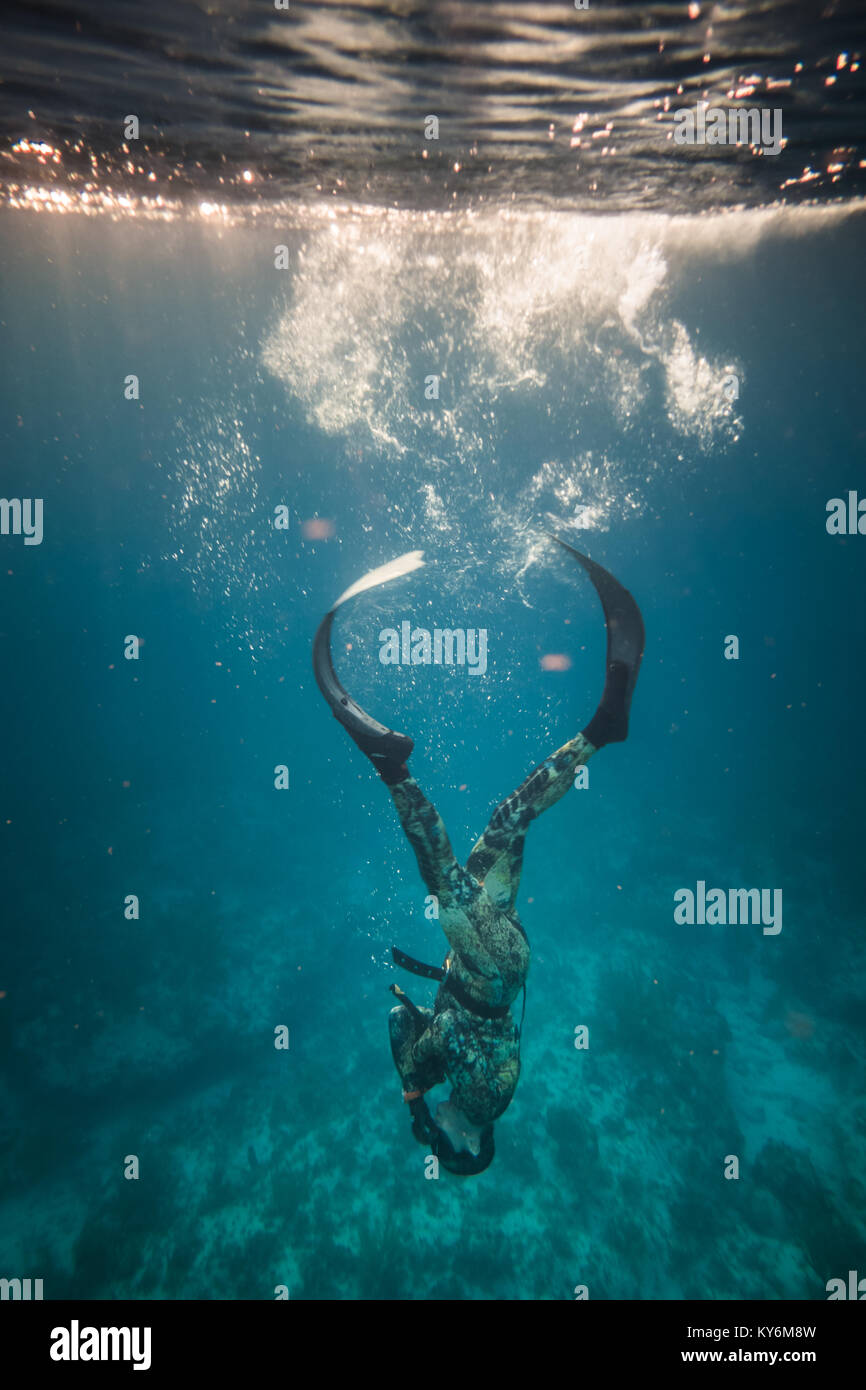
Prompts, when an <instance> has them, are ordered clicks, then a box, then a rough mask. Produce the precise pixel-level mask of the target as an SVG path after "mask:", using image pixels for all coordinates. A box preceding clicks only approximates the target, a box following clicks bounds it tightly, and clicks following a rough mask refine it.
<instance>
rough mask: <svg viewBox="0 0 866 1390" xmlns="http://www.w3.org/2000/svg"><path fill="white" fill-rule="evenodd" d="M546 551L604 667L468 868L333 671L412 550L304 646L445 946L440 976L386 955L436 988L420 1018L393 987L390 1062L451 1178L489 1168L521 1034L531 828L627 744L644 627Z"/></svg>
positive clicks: (389, 744)
mask: <svg viewBox="0 0 866 1390" xmlns="http://www.w3.org/2000/svg"><path fill="white" fill-rule="evenodd" d="M551 539H553V540H555V541H557V542H558V544H559V545H561V546H562V547H563V548H564V549H565V550H567V551H568V552H569V553H570V554H571V555H573V556H574V557H575V559H576V560H578V561H579V563H580V564H581V565H582V566H583V568H584V569H585V570H586V572H587V574H588V575H589V578H590V580H591V581H592V584H593V586H594V587H595V589H596V592H597V593H598V596H599V598H600V599H601V603H602V607H603V609H604V615H605V618H606V621H607V666H606V679H605V686H604V693H603V694H602V697H601V702H600V704H599V706H598V709H597V710H596V712H595V714H594V715H593V717H592V719H591V720H590V722H589V724H587V726H586V728H585V729H584V730H583V731H582V732H581V733H579V734H576V735H575V737H574V738H572V739H570V740H569V741H568V743H565V744H563V746H562V747H561V748H559V749H557V751H556V752H555V753H553V754H552V755H551V756H550V757H549V758H547V759H545V761H544V762H543V763H540V764H539V765H538V767H536V768H534V769H533V771H532V772H530V774H529V776H528V777H527V778H526V780H525V781H524V782H522V783H521V785H520V786H519V787H518V788H517V790H516V791H515V792H513V793H512V794H511V796H509V797H507V798H506V799H505V801H503V802H501V803H500V804H499V805H498V806H497V807H496V810H495V811H494V812H493V815H492V816H491V817H490V822H489V824H488V826H487V828H486V830H485V831H484V833H483V834H482V836H481V838H480V839H479V840H478V841H477V843H476V844H475V847H474V848H473V850H472V853H471V854H470V856H469V858H468V860H467V861H466V867H465V868H462V867H461V866H460V864H459V863H458V862H457V859H456V857H455V854H454V851H453V849H452V848H451V844H450V842H449V839H448V834H447V831H446V829H445V826H444V824H443V822H442V819H441V817H440V816H439V814H438V812H437V811H436V809H435V807H434V806H433V805H432V804H431V803H430V802H429V801H428V800H427V798H426V796H425V795H424V793H423V792H422V790H421V788H420V787H419V786H418V783H417V782H416V781H415V779H414V777H413V776H412V774H411V773H410V772H409V769H408V767H407V765H406V763H407V759H408V757H409V755H410V753H411V752H412V749H413V748H414V743H413V740H412V739H411V738H409V737H408V736H407V735H406V734H399V733H396V732H395V731H394V730H393V729H388V728H386V727H385V726H384V725H382V724H379V723H377V721H376V720H375V719H373V718H371V716H370V715H368V714H367V713H366V712H365V711H364V710H362V709H361V707H360V706H359V705H358V704H357V703H356V702H355V701H354V700H353V699H352V697H351V696H350V695H349V694H348V693H347V692H346V690H345V689H344V688H343V686H342V685H341V684H340V682H339V680H338V679H337V676H336V673H335V671H334V667H333V663H332V661H331V650H330V636H331V626H332V623H333V619H334V614H335V612H336V611H337V609H338V608H339V606H340V605H341V604H342V603H344V602H345V601H346V599H348V598H351V597H353V596H354V595H355V594H358V593H361V592H363V591H364V590H366V589H368V588H372V587H373V586H374V585H376V584H381V583H384V582H386V581H387V580H389V579H392V578H396V577H397V576H398V575H401V574H406V573H408V572H409V571H410V570H412V569H415V568H417V567H418V566H419V565H421V564H422V563H423V560H422V559H421V552H420V551H413V552H412V553H411V554H410V555H408V556H403V557H401V558H400V559H399V560H396V561H393V562H392V563H391V564H390V565H383V566H382V567H381V568H380V569H377V570H374V571H372V572H371V573H370V574H369V575H366V576H365V577H364V578H363V579H361V580H359V581H358V583H357V584H354V585H352V587H351V588H350V589H348V590H347V591H346V593H345V594H343V595H342V596H341V597H340V598H339V599H338V600H337V602H336V603H335V604H334V607H333V608H332V609H331V610H330V612H329V613H327V614H326V615H325V617H324V618H323V619H322V622H321V624H320V625H319V629H318V631H317V633H316V637H315V640H314V643H313V669H314V672H315V676H316V683H317V684H318V686H319V689H320V690H321V692H322V694H323V695H324V697H325V699H326V700H327V702H328V705H329V706H330V708H331V711H332V713H333V714H334V717H335V718H336V719H337V720H338V721H339V723H340V724H342V726H343V728H344V729H345V730H346V732H347V733H348V734H349V736H350V738H352V739H353V740H354V742H355V743H356V744H357V746H358V747H359V748H360V749H361V751H362V753H364V754H365V755H366V757H367V758H369V760H370V761H371V763H372V764H373V766H374V767H375V769H376V771H377V772H378V774H379V776H380V777H381V779H382V781H383V782H384V783H385V785H386V786H387V788H388V790H389V791H390V793H391V796H392V798H393V800H394V804H395V806H396V808H397V814H398V815H399V817H400V821H401V823H402V825H403V829H404V831H405V833H406V838H407V839H408V841H409V843H410V845H411V846H412V849H413V850H414V852H415V857H416V859H417V861H418V868H419V869H420V872H421V877H422V879H423V880H424V883H425V885H426V887H427V890H428V892H429V893H431V894H434V895H435V897H436V898H437V899H438V910H439V923H440V926H441V927H442V929H443V931H444V933H445V936H446V937H447V939H448V944H449V947H450V949H449V952H448V956H447V958H446V960H445V964H444V966H443V967H442V968H441V969H440V968H438V967H436V966H430V965H424V964H422V963H421V962H420V961H415V960H413V959H412V958H411V957H409V956H406V955H404V953H403V952H402V951H399V950H398V949H397V948H396V947H394V948H392V951H393V957H394V961H395V963H396V964H397V965H400V966H402V967H403V968H405V969H407V970H410V971H411V972H412V973H413V974H416V975H422V976H424V977H426V978H427V979H436V980H439V981H440V985H439V990H438V993H437V995H436V1000H435V1003H434V1006H433V1008H432V1009H429V1008H419V1007H417V1006H416V1005H415V1004H413V1003H412V1001H411V1000H410V999H409V998H408V997H407V996H406V995H405V994H404V993H403V991H402V990H401V989H400V987H399V986H398V985H392V986H391V989H392V992H393V993H394V994H395V995H396V996H397V997H398V998H399V999H400V1000H401V1002H400V1003H399V1004H398V1005H397V1006H396V1007H395V1008H393V1009H392V1010H391V1013H390V1016H389V1019H388V1027H389V1032H390V1038H391V1052H392V1055H393V1058H394V1063H395V1065H396V1067H397V1071H398V1073H399V1076H400V1079H401V1081H402V1085H403V1099H404V1100H405V1101H406V1102H407V1104H408V1106H409V1110H410V1113H411V1115H412V1133H413V1134H414V1136H415V1138H416V1139H417V1140H418V1142H419V1143H421V1144H424V1145H426V1146H427V1147H428V1148H429V1150H430V1151H431V1152H432V1153H434V1154H436V1155H437V1157H438V1159H439V1162H440V1163H441V1164H442V1166H443V1167H445V1168H447V1169H448V1170H449V1171H450V1172H452V1173H460V1174H471V1173H481V1172H483V1171H484V1169H485V1168H487V1167H488V1166H489V1164H490V1163H491V1161H492V1159H493V1154H494V1143H493V1123H494V1121H495V1120H497V1119H499V1117H500V1115H502V1114H503V1112H504V1111H505V1110H506V1109H507V1107H508V1106H509V1105H510V1103H511V1100H512V1097H513V1095H514V1091H515V1088H516V1086H517V1080H518V1076H519V1073H520V1032H521V1029H520V1028H519V1027H518V1026H517V1025H516V1024H515V1021H514V1018H513V1016H512V1013H511V1006H512V1004H513V1003H514V1001H515V1000H516V999H517V996H518V995H519V994H520V992H521V990H523V991H524V1003H525V998H526V996H525V985H526V976H527V973H528V971H529V954H530V953H529V942H528V940H527V938H526V933H525V932H524V930H523V927H522V926H521V924H520V920H519V918H518V916H517V912H516V910H515V901H516V898H517V890H518V888H519V885H520V874H521V869H522V864H523V846H524V841H525V838H526V831H527V829H528V827H529V825H530V823H531V822H532V821H533V820H535V819H536V817H538V816H540V815H541V813H542V811H546V810H547V808H548V807H549V806H552V805H554V803H555V802H557V801H559V800H560V798H561V797H563V796H564V795H565V793H566V792H567V791H568V789H569V787H570V786H571V785H572V782H573V779H574V772H575V768H577V767H579V766H581V765H583V764H585V763H586V762H588V760H589V759H590V758H591V757H592V755H593V753H596V752H598V750H599V748H603V747H604V746H605V744H607V743H621V742H622V741H623V740H624V739H625V738H626V737H627V734H628V718H629V709H630V706H631V698H632V694H633V692H634V687H635V682H636V681H637V675H638V670H639V668H640V662H641V657H642V656H643V649H644V626H643V620H642V618H641V614H640V610H639V609H638V606H637V604H636V603H635V601H634V599H633V598H632V596H631V594H630V593H629V592H628V591H627V590H626V589H624V588H623V586H622V585H621V584H620V583H619V582H618V580H616V579H614V577H613V575H611V574H609V573H608V571H607V570H605V569H602V567H601V565H598V564H596V563H595V561H593V560H590V559H589V558H588V557H587V556H585V555H581V554H580V552H579V551H577V550H574V549H573V548H572V547H571V546H570V545H566V543H565V541H561V540H559V537H558V536H552V537H551ZM446 1079H447V1080H448V1081H449V1082H450V1084H451V1088H452V1089H451V1096H450V1099H449V1100H447V1101H444V1102H443V1103H441V1104H440V1105H439V1106H438V1108H437V1110H436V1114H435V1118H434V1117H433V1116H431V1114H430V1110H429V1108H428V1106H427V1103H426V1101H425V1099H424V1095H425V1092H427V1091H429V1090H430V1089H431V1088H432V1087H433V1086H437V1085H439V1084H440V1083H441V1082H443V1081H445V1080H446Z"/></svg>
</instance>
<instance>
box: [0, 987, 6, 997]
mask: <svg viewBox="0 0 866 1390" xmlns="http://www.w3.org/2000/svg"><path fill="white" fill-rule="evenodd" d="M5 998H6V991H5V989H0V999H5Z"/></svg>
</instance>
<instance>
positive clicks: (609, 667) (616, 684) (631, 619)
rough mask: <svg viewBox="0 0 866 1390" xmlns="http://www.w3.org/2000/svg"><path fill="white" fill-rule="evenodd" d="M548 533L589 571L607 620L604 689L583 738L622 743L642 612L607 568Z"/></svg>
mask: <svg viewBox="0 0 866 1390" xmlns="http://www.w3.org/2000/svg"><path fill="white" fill-rule="evenodd" d="M547 535H548V536H550V538H551V540H554V541H556V543H557V545H561V546H562V548H563V550H567V551H568V552H569V554H571V555H573V556H574V558H575V560H577V561H579V563H580V564H581V565H582V566H583V568H584V569H585V570H586V572H587V574H588V575H589V578H590V580H591V582H592V586H593V588H594V589H595V592H596V593H597V594H598V596H599V598H600V599H601V606H602V608H603V609H604V616H605V620H606V622H607V662H606V666H605V673H606V674H605V682H604V692H603V694H602V697H601V701H600V703H599V706H598V709H597V710H596V712H595V714H594V715H593V716H592V719H591V720H590V721H589V723H588V724H587V726H586V728H585V729H583V730H582V733H583V736H584V738H586V739H588V740H589V742H590V743H591V744H592V745H593V746H594V747H595V748H603V747H604V745H605V744H606V743H622V742H623V741H624V740H625V739H626V738H628V716H629V710H630V708H631V697H632V695H633V694H634V688H635V684H636V682H637V676H638V671H639V670H640V663H641V658H642V657H643V653H644V643H645V640H646V638H645V633H644V625H643V618H642V617H641V611H640V609H639V608H638V606H637V604H636V603H635V601H634V599H633V598H632V596H631V594H630V593H629V591H628V589H625V588H623V586H622V584H620V582H619V580H618V579H614V577H613V575H612V574H610V573H609V572H608V571H607V570H606V569H603V568H602V566H601V565H599V564H597V563H596V561H595V560H590V558H589V556H588V555H582V554H581V553H580V551H579V550H575V548H574V546H572V545H568V544H567V542H566V541H562V540H560V539H559V536H555V535H554V534H553V532H552V531H548V532H547Z"/></svg>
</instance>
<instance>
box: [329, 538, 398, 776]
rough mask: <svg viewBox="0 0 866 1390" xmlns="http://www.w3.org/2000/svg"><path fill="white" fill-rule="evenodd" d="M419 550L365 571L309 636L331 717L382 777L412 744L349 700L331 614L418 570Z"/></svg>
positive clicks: (350, 698)
mask: <svg viewBox="0 0 866 1390" xmlns="http://www.w3.org/2000/svg"><path fill="white" fill-rule="evenodd" d="M422 553H423V552H422V551H420V550H413V551H411V552H410V553H409V554H408V555H401V556H400V558H399V559H398V560H392V561H391V563H390V564H387V565H380V566H379V568H378V569H375V570H371V571H370V573H369V574H365V575H364V577H363V579H359V580H358V582H357V583H356V584H353V585H352V586H351V588H349V589H347V590H346V592H345V593H344V594H341V596H340V597H339V598H338V599H337V602H336V603H335V604H334V606H333V608H332V609H330V611H329V612H327V613H326V614H325V616H324V618H323V619H322V621H321V622H320V623H319V626H318V629H317V631H316V635H315V637H314V639H313V674H314V675H315V677H316V685H317V686H318V687H319V689H320V690H321V692H322V694H323V695H324V697H325V699H326V700H327V702H328V705H329V707H330V710H331V713H332V714H333V716H334V718H335V719H336V720H338V722H339V723H340V724H342V726H343V728H344V729H345V730H346V733H347V734H348V735H349V737H350V738H351V739H353V740H354V742H355V743H356V744H357V745H358V747H359V748H360V749H361V752H362V753H365V754H366V755H367V757H368V758H369V759H370V761H371V762H372V763H373V766H374V767H375V768H376V770H377V771H378V772H379V773H381V774H382V775H383V776H384V777H385V780H387V779H388V773H389V770H390V769H391V768H394V767H399V766H400V765H401V764H403V763H405V761H406V759H407V758H408V757H409V754H410V753H411V752H412V749H413V748H414V747H415V744H414V742H413V740H412V739H411V738H410V737H409V735H408V734H399V733H397V732H396V730H394V729H389V728H387V727H386V726H385V725H384V724H380V723H379V721H378V720H377V719H374V718H373V716H372V715H370V714H368V713H367V711H366V710H364V709H362V708H361V706H360V705H359V704H358V702H357V700H353V699H352V697H351V695H350V694H349V692H348V691H347V690H346V689H345V688H344V686H343V685H341V683H340V680H339V678H338V676H337V673H336V671H335V670H334V663H333V660H332V658H331V627H332V625H333V622H334V614H335V613H336V611H337V609H338V608H339V607H340V605H341V604H342V603H345V602H346V600H347V599H349V598H353V597H354V596H355V594H360V593H363V592H364V591H365V590H366V589H372V588H373V587H374V586H375V585H377V584H384V583H386V582H387V581H388V580H389V579H396V578H398V577H399V576H400V575H403V574H409V573H410V571H411V570H414V569H418V567H419V566H420V565H423V563H424V561H423V559H422ZM404 775H405V774H404Z"/></svg>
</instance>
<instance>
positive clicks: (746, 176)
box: [0, 0, 866, 212]
mask: <svg viewBox="0 0 866 1390" xmlns="http://www.w3.org/2000/svg"><path fill="white" fill-rule="evenodd" d="M0 39H2V44H0V48H2V55H3V56H2V58H0V78H2V88H0V135H2V136H5V137H6V139H7V140H8V141H9V146H10V147H11V146H13V145H14V144H15V143H16V142H17V141H20V140H22V139H24V140H28V141H30V142H32V141H34V140H39V141H44V142H46V143H48V144H50V145H51V147H52V151H54V150H56V151H58V152H59V159H58V161H57V162H55V161H54V159H53V156H50V157H49V158H48V160H47V161H46V162H45V163H44V164H43V166H42V167H41V168H40V167H36V165H35V164H34V159H33V157H31V156H30V155H28V154H26V153H24V154H22V153H18V154H15V155H14V157H12V158H11V159H10V158H9V155H8V151H7V159H6V160H5V161H4V165H3V168H2V169H0V177H2V182H3V184H4V185H5V186H6V188H7V192H9V191H11V190H10V185H12V186H14V187H17V186H18V185H20V184H29V183H31V182H32V181H33V178H32V176H33V175H34V174H36V175H38V176H39V178H38V181H39V182H45V183H46V184H48V185H53V184H55V183H56V184H57V185H58V186H61V187H62V186H64V185H65V184H66V182H67V181H68V180H72V184H73V186H72V189H71V191H72V192H73V193H75V194H76V195H79V194H80V192H81V191H82V189H83V187H84V186H85V185H86V184H87V183H88V182H89V181H91V180H93V179H94V175H97V176H98V177H97V179H96V180H95V182H98V183H99V185H100V186H101V187H102V189H103V190H105V189H107V188H111V189H112V190H113V191H114V192H115V193H117V194H119V193H123V194H125V195H127V196H132V197H137V196H140V197H144V198H146V199H148V200H152V199H154V198H157V197H162V198H163V199H166V200H169V201H171V202H173V201H174V200H177V199H185V198H195V197H198V196H210V197H217V196H218V197H219V200H220V201H225V202H229V203H237V202H246V203H248V204H249V203H255V202H258V201H260V200H261V199H262V198H265V199H266V200H268V201H270V202H277V201H280V200H283V199H287V200H289V201H291V202H298V201H301V202H304V201H306V202H315V201H316V200H317V199H319V198H321V197H328V198H330V197H333V198H335V199H339V200H340V201H349V202H362V203H367V202H371V203H377V204H389V205H396V206H400V207H415V208H452V207H454V206H466V205H467V204H472V205H475V206H478V205H482V204H483V203H487V204H488V205H489V204H500V203H502V202H511V201H514V202H516V203H517V204H518V205H533V204H535V205H540V206H546V207H559V208H570V209H582V210H588V209H596V210H604V211H607V212H612V211H617V210H627V209H631V210H636V209H660V210H664V211H666V212H675V211H690V212H694V211H697V210H701V209H711V208H723V207H729V206H731V205H734V204H739V203H744V204H747V205H754V204H757V203H767V202H772V201H774V200H777V199H781V200H783V201H785V202H789V203H792V202H797V201H801V200H803V199H820V200H825V199H833V198H838V197H850V196H851V195H853V194H857V193H860V192H862V190H863V187H864V167H863V163H862V160H863V156H864V128H866V103H864V71H863V68H862V64H861V61H860V60H861V55H862V54H863V52H864V50H866V10H864V6H863V5H862V4H861V3H859V0H827V3H821V4H812V3H804V0H780V2H779V3H774V2H772V0H764V2H763V3H738V4H712V3H700V4H698V3H693V4H688V3H685V2H684V3H677V4H641V3H619V4H606V3H600V2H597V0H592V3H591V4H590V5H589V6H588V8H587V9H585V10H579V9H576V8H575V7H574V6H573V5H572V4H569V3H566V0H558V2H557V3H536V4H517V3H515V4H505V3H497V0H492V3H487V0H480V2H479V0H473V3H465V2H464V0H433V2H432V3H429V4H427V3H425V4H418V3H410V0H405V3H394V4H391V5H381V4H375V3H361V4H350V3H333V0H325V3H305V2H304V0H291V3H290V4H289V5H287V8H285V9H276V8H275V7H274V6H273V5H269V4H266V3H262V2H261V0H255V3H253V0H237V2H235V0H213V3H200V4H182V5H179V4H176V3H172V0H156V3H149V4H142V5H137V6H136V5H125V6H115V5H108V4H103V3H98V2H97V0H91V3H86V0H85V2H84V3H78V4H64V3H55V4H51V3H41V4H10V5H7V6H6V7H5V8H4V16H3V20H2V25H0ZM699 100H704V101H706V102H708V103H709V104H710V105H711V106H718V105H720V104H722V105H730V104H733V105H738V106H743V107H746V108H747V107H749V106H756V107H769V108H779V109H781V110H782V112H783V129H784V137H785V140H786V141H787V146H786V150H785V156H784V158H782V159H780V158H773V157H762V158H756V157H754V156H753V155H752V154H750V153H749V151H748V150H747V149H740V150H734V149H720V148H718V147H715V148H699V149H697V150H695V149H683V148H682V147H680V148H677V147H675V146H674V145H673V143H672V130H673V117H672V112H673V111H674V110H675V109H677V108H678V107H685V106H690V107H694V106H695V104H696V103H697V102H698V101H699ZM128 114H134V115H137V116H138V118H139V121H140V137H139V139H138V140H137V141H134V142H133V141H130V142H129V143H128V145H127V146H126V147H125V148H124V147H123V146H124V141H123V135H122V122H123V118H124V117H125V116H126V115H128ZM430 115H433V116H436V117H437V118H438V120H439V123H440V124H439V135H438V139H437V140H435V141H434V140H431V139H425V135H424V131H425V119H426V118H427V117H428V116H430ZM245 171H246V179H247V181H246V182H245ZM73 176H74V179H73ZM250 179H251V180H252V182H250V181H249V180H250Z"/></svg>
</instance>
